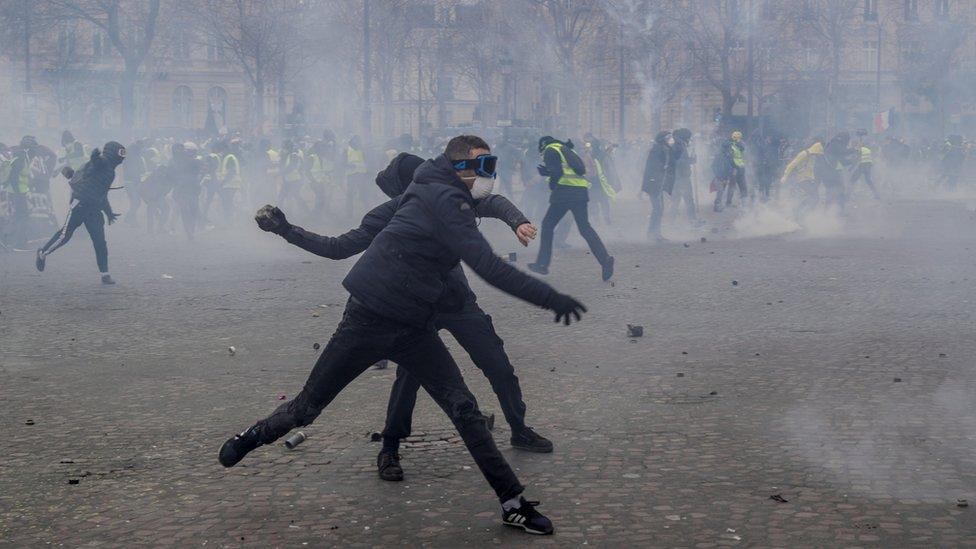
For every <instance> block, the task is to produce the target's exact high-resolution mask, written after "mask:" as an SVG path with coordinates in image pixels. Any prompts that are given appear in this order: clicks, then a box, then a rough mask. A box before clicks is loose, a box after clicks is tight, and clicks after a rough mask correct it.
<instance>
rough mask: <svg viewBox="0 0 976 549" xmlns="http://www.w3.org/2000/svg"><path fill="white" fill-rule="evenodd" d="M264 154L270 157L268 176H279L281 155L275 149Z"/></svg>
mask: <svg viewBox="0 0 976 549" xmlns="http://www.w3.org/2000/svg"><path fill="white" fill-rule="evenodd" d="M264 154H265V155H267V157H268V169H267V175H272V176H275V175H278V165H279V164H280V163H281V155H279V154H278V151H276V150H274V149H268V150H266V151H264Z"/></svg>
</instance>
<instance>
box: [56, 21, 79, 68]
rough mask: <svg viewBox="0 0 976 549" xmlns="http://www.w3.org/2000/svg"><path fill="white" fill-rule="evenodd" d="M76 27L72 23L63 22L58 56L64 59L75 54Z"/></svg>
mask: <svg viewBox="0 0 976 549" xmlns="http://www.w3.org/2000/svg"><path fill="white" fill-rule="evenodd" d="M75 39H76V33H75V27H74V25H71V24H67V23H66V24H62V25H61V30H60V31H59V32H58V56H59V57H60V58H61V59H62V60H71V59H74V56H75V41H76V40H75Z"/></svg>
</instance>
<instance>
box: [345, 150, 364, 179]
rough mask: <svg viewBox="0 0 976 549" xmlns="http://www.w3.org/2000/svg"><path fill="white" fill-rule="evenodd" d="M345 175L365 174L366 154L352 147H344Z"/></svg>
mask: <svg viewBox="0 0 976 549" xmlns="http://www.w3.org/2000/svg"><path fill="white" fill-rule="evenodd" d="M346 164H348V166H349V168H348V171H347V172H346V173H347V174H357V173H366V153H364V152H363V151H359V150H356V149H354V148H352V147H346Z"/></svg>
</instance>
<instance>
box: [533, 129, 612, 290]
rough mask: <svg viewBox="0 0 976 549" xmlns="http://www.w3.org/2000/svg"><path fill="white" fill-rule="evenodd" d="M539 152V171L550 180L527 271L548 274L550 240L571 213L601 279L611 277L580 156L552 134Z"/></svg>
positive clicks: (609, 257)
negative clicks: (592, 218)
mask: <svg viewBox="0 0 976 549" xmlns="http://www.w3.org/2000/svg"><path fill="white" fill-rule="evenodd" d="M539 154H541V155H542V160H543V164H541V165H540V166H539V167H538V171H539V174H540V175H542V176H543V177H546V178H548V180H549V190H550V193H549V209H548V210H546V215H545V217H544V218H543V219H542V237H541V239H540V242H539V255H538V256H537V257H536V260H535V262H534V263H529V265H528V267H529V270H531V271H532V272H535V273H539V274H543V275H545V274H549V262H550V260H551V259H552V241H553V235H554V233H555V229H556V225H558V224H559V221H560V220H561V219H562V218H563V217H565V215H566V214H567V213H570V212H571V213H572V214H573V219H574V220H575V221H576V227H577V229H579V232H580V236H582V237H583V240H586V244H587V245H588V246H589V247H590V252H591V253H592V254H593V257H595V258H596V260H597V262H599V263H600V267H601V268H602V273H601V274H602V277H603V280H605V281H606V280H610V278H611V277H612V276H613V262H614V260H613V256H611V255H610V254H609V252H607V248H606V246H604V245H603V241H602V240H600V235H598V234H597V232H596V229H594V228H593V226H592V225H590V219H589V213H588V212H587V203H588V202H589V201H590V193H589V187H590V182H589V181H587V179H586V177H584V176H585V175H586V166H584V164H583V159H581V158H580V157H579V155H578V154H576V152H575V151H573V142H572V141H566V142H565V143H564V142H562V141H558V140H557V139H555V138H554V137H552V136H549V135H547V136H544V137H542V138H541V139H539Z"/></svg>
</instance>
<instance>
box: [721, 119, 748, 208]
mask: <svg viewBox="0 0 976 549" xmlns="http://www.w3.org/2000/svg"><path fill="white" fill-rule="evenodd" d="M745 151H746V146H745V143H743V142H742V132H740V131H739V130H736V131H734V132H732V135H731V137H730V138H729V140H728V141H726V142H725V144H724V145H723V146H722V150H721V158H722V160H721V161H722V162H724V163H725V164H726V168H725V173H727V174H728V179H726V180H725V182H724V184H722V185H720V186H719V188H718V192H717V193H716V196H715V211H716V212H720V211H722V196H723V193H724V196H725V205H726V206H731V205H732V195H733V194H735V188H736V187H739V200H740V201H741V202H743V203H744V202H745V199H746V197H747V196H748V195H749V191H748V189H747V188H746V159H745Z"/></svg>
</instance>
